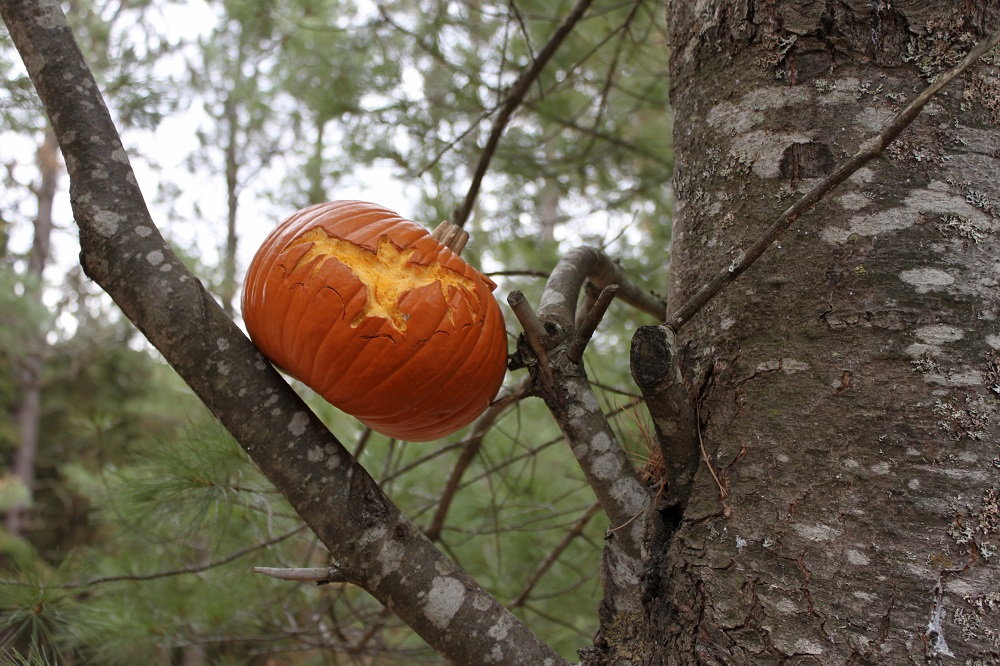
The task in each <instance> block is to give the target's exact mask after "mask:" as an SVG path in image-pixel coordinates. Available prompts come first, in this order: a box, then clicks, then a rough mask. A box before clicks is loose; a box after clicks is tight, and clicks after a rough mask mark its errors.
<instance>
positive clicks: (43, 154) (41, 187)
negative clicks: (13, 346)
mask: <svg viewBox="0 0 1000 666" xmlns="http://www.w3.org/2000/svg"><path fill="white" fill-rule="evenodd" d="M36 161H37V164H38V174H39V184H38V187H37V188H35V190H34V193H35V199H36V201H37V202H38V211H37V213H36V215H35V223H34V227H35V228H34V237H33V239H32V244H31V253H30V254H29V255H28V270H27V274H26V275H25V280H24V284H25V294H24V297H25V298H27V299H30V300H37V301H41V299H42V284H43V282H42V274H43V273H44V272H45V266H46V265H47V264H48V262H49V243H50V237H51V235H52V203H53V201H54V200H55V196H56V187H57V185H58V184H59V174H60V173H61V171H62V165H61V164H60V161H59V144H58V143H57V142H56V135H55V132H53V131H52V128H51V127H46V129H45V135H44V138H43V140H42V144H41V145H40V146H39V147H38V157H37V160H36ZM44 347H45V331H44V330H39V331H36V332H35V335H34V339H33V340H31V341H30V342H29V348H28V352H27V354H25V356H24V358H23V359H21V361H20V362H19V363H18V364H17V365H18V367H17V388H18V391H19V393H20V396H19V397H20V401H19V402H18V405H17V426H18V431H19V433H20V442H19V444H18V448H17V451H16V452H15V454H14V463H13V473H14V477H15V478H16V479H17V480H18V481H20V482H21V483H22V484H23V485H24V487H25V488H26V489H27V491H28V498H29V499H28V501H27V503H25V504H20V505H16V506H13V507H11V508H10V509H9V510H8V511H7V516H6V519H5V527H6V528H7V531H8V532H10V533H11V534H22V533H23V532H24V529H25V526H26V524H27V520H28V511H29V510H30V508H31V497H32V494H33V492H34V486H35V461H36V459H37V458H38V427H39V425H40V424H41V420H42V367H43V355H42V350H43V349H44Z"/></svg>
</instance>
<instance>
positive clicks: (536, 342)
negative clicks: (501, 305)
mask: <svg viewBox="0 0 1000 666" xmlns="http://www.w3.org/2000/svg"><path fill="white" fill-rule="evenodd" d="M507 304H508V305H510V309H511V310H513V311H514V316H515V317H517V321H518V322H520V324H521V328H522V329H523V330H524V337H525V339H526V340H527V341H528V346H529V347H531V351H532V352H534V353H535V358H536V359H537V361H538V367H539V370H541V372H542V378H543V381H545V382H546V385H547V386H552V382H553V381H554V380H553V377H552V368H550V367H549V355H548V352H547V351H546V350H545V344H544V343H543V340H545V338H547V337H548V334H547V333H546V332H545V326H544V325H543V324H542V322H541V320H539V319H538V315H536V314H535V311H534V310H532V309H531V304H530V303H528V299H526V298H525V297H524V294H522V293H521V292H520V291H517V290H515V291H512V292H510V293H509V294H507Z"/></svg>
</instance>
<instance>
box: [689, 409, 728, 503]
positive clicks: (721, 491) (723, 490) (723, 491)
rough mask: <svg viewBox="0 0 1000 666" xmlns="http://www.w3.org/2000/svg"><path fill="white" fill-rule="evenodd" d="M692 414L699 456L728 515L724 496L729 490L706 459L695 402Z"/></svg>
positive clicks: (699, 414)
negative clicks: (717, 488) (716, 487)
mask: <svg viewBox="0 0 1000 666" xmlns="http://www.w3.org/2000/svg"><path fill="white" fill-rule="evenodd" d="M694 414H695V418H696V419H697V420H696V422H695V426H696V428H697V430H698V446H699V448H701V457H702V459H703V460H704V461H705V466H706V467H708V471H709V473H711V475H712V478H713V479H715V485H717V486H719V499H720V500H722V505H723V506H724V507H725V512H726V515H727V516H728V515H729V513H730V511H731V509H730V508H729V505H728V504H726V498H727V497H728V496H729V491H728V490H726V488H725V487H724V486H723V485H722V481H720V480H719V476H718V475H717V474H716V473H715V469H714V468H713V467H712V461H711V460H709V459H708V451H706V450H705V442H704V441H703V440H702V438H701V413H700V410H699V409H698V405H697V403H695V406H694Z"/></svg>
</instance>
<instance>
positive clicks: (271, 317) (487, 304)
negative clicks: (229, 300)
mask: <svg viewBox="0 0 1000 666" xmlns="http://www.w3.org/2000/svg"><path fill="white" fill-rule="evenodd" d="M495 288H496V285H495V284H494V283H493V282H492V281H491V280H490V279H489V278H488V277H486V276H485V275H483V274H481V273H480V272H479V271H477V270H476V269H474V268H472V267H471V266H469V264H467V263H466V262H465V261H464V260H463V259H462V258H461V257H459V256H458V255H457V254H456V253H455V252H453V251H452V250H451V249H450V248H448V247H446V246H445V245H442V244H441V243H439V242H438V241H437V240H436V239H435V238H433V237H432V236H431V235H430V234H429V233H427V231H426V230H425V229H423V228H422V227H420V226H418V225H417V224H414V223H413V222H410V221H409V220H406V219H403V218H401V217H399V216H398V215H397V214H396V213H394V212H392V211H390V210H387V209H385V208H383V207H381V206H378V205H376V204H371V203H366V202H362V201H333V202H330V203H324V204H317V205H315V206H310V207H308V208H304V209H302V210H300V211H298V212H297V213H295V214H293V215H292V216H291V217H289V218H288V219H286V220H285V221H284V222H282V223H281V224H280V225H278V227H277V228H276V229H275V230H274V231H273V232H271V234H270V235H269V236H268V237H267V239H266V240H265V241H264V243H263V245H261V247H260V249H259V250H258V251H257V254H256V255H255V256H254V258H253V261H252V262H251V264H250V268H249V270H248V272H247V276H246V281H245V285H244V290H243V319H244V322H245V323H246V327H247V330H248V332H249V333H250V337H251V339H253V341H254V343H255V344H256V345H257V347H258V348H259V349H260V350H261V352H263V353H264V355H265V356H266V357H267V358H269V359H270V360H271V362H273V363H274V364H275V365H277V366H278V367H280V368H282V369H283V370H285V371H286V372H288V373H289V374H291V375H294V376H295V377H297V378H298V379H300V380H301V381H302V382H303V383H304V384H306V385H307V386H309V387H310V388H312V389H313V390H314V391H316V392H317V393H319V394H320V395H322V396H323V397H324V398H326V400H328V401H329V402H330V403H331V404H333V405H334V406H336V407H338V408H339V409H341V410H343V411H345V412H347V413H348V414H351V415H353V416H355V417H356V418H358V419H359V420H360V421H361V422H363V423H364V424H365V425H367V426H369V427H371V428H372V429H373V430H375V431H377V432H381V433H383V434H385V435H389V436H390V437H397V438H400V439H406V440H411V441H427V440H431V439H436V438H438V437H443V436H444V435H447V434H450V433H452V432H454V431H456V430H458V429H459V428H461V427H463V426H465V425H467V424H469V423H470V422H472V421H473V420H474V419H475V418H476V417H477V416H478V415H479V414H481V413H482V412H483V410H485V409H486V407H487V406H488V405H489V403H490V401H491V400H492V399H493V397H494V396H495V395H496V393H497V391H498V390H499V388H500V384H501V382H502V381H503V377H504V372H505V370H506V365H507V337H506V329H505V327H504V322H503V314H502V313H501V311H500V307H499V305H498V304H497V302H496V301H495V300H494V299H493V296H492V291H493V290H494V289H495Z"/></svg>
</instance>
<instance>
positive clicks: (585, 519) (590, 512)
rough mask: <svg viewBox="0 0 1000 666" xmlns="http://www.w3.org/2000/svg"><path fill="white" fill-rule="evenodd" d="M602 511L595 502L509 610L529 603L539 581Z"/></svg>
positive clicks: (508, 606) (562, 540)
mask: <svg viewBox="0 0 1000 666" xmlns="http://www.w3.org/2000/svg"><path fill="white" fill-rule="evenodd" d="M600 510H601V503H600V502H594V503H593V504H592V505H591V506H590V508H589V509H587V512H586V513H584V514H583V516H582V517H581V518H580V520H578V521H576V524H575V525H574V526H573V529H571V530H570V531H569V532H567V533H566V534H565V535H564V536H563V538H562V539H561V540H560V541H559V543H558V544H556V547H555V548H553V549H552V552H551V553H549V556H548V557H546V558H545V561H544V562H542V563H541V565H540V566H539V567H538V568H537V569H535V573H533V574H532V575H531V580H529V581H528V584H527V585H526V586H525V588H524V590H522V591H521V594H519V595H517V598H516V599H514V601H512V602H510V603H509V604H507V608H511V609H514V608H519V607H521V606H523V605H524V604H525V603H526V602H527V601H528V597H529V596H530V595H531V592H532V591H533V590H534V589H535V587H536V586H537V585H538V583H539V581H541V580H542V577H543V576H544V575H545V574H546V573H548V570H549V569H551V568H552V565H554V564H555V563H556V560H558V559H559V556H560V555H562V554H563V551H565V550H566V549H567V548H569V545H570V544H571V543H572V542H573V541H574V540H575V539H576V538H577V537H579V536H580V535H582V534H583V530H584V528H585V527H586V526H587V523H589V522H590V519H591V518H593V517H594V516H596V515H597V513H598V512H599V511H600Z"/></svg>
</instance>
